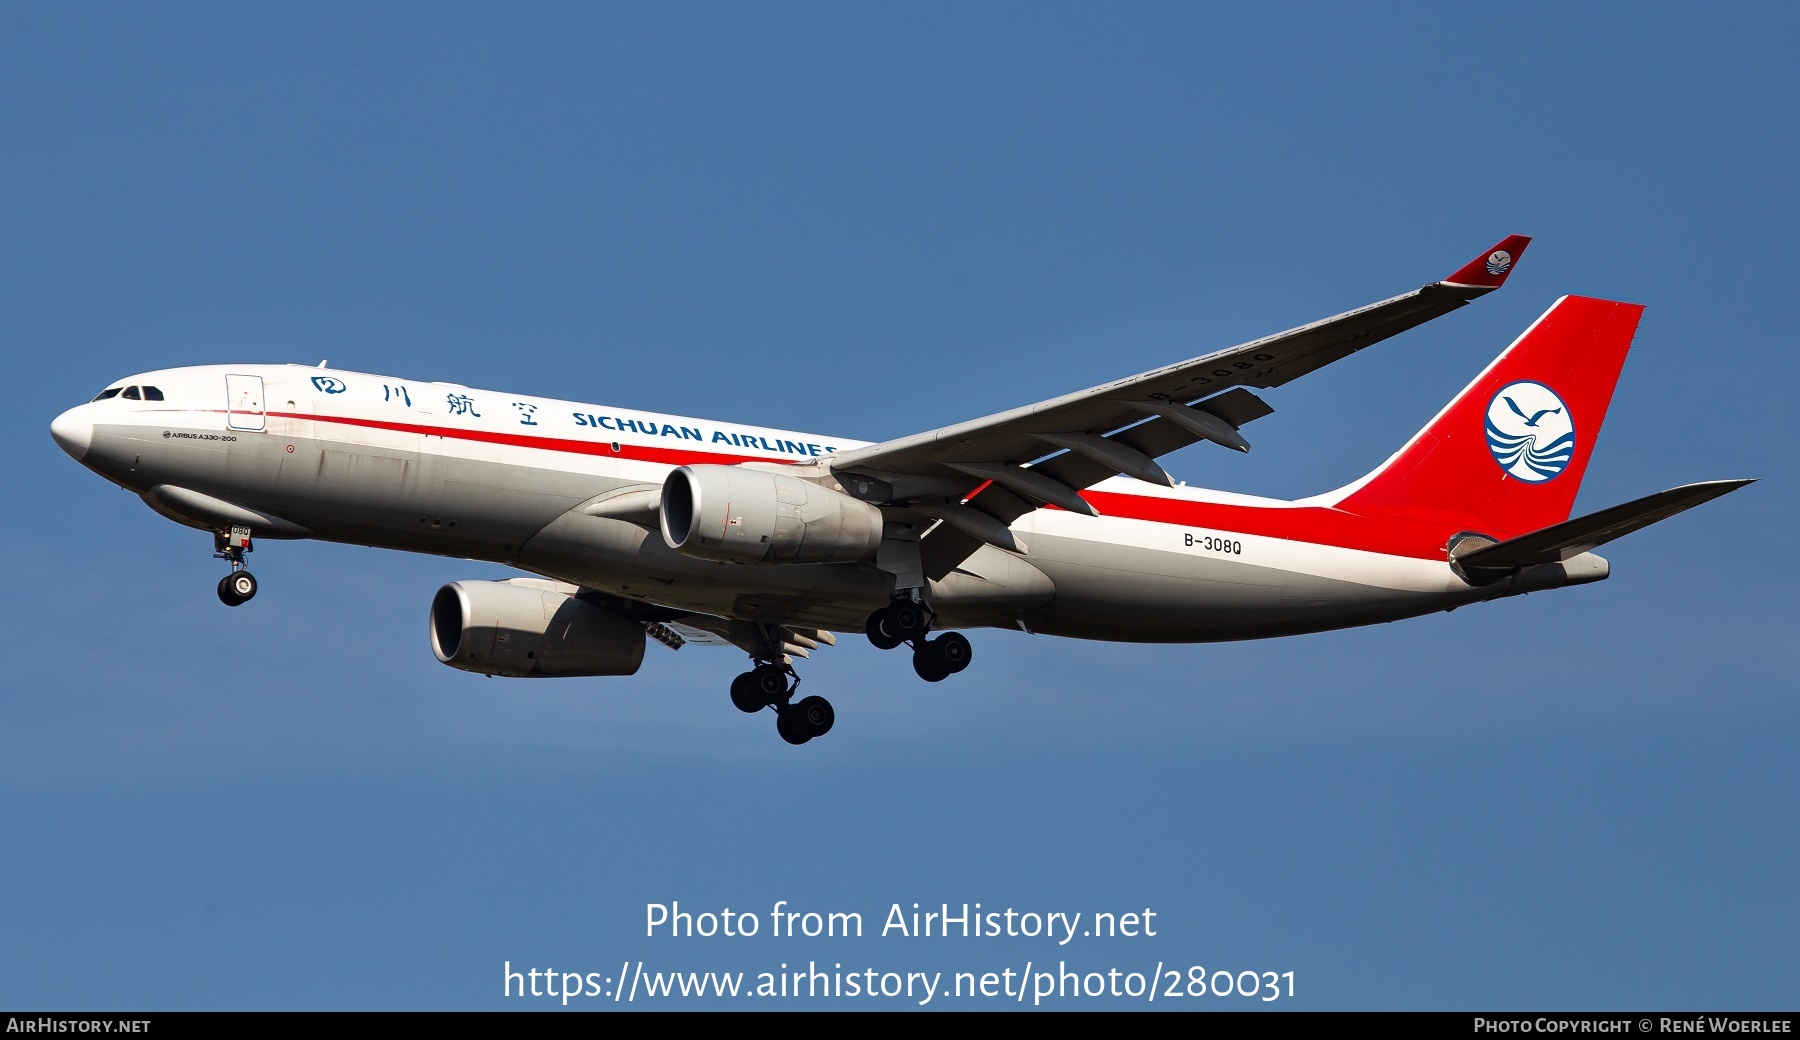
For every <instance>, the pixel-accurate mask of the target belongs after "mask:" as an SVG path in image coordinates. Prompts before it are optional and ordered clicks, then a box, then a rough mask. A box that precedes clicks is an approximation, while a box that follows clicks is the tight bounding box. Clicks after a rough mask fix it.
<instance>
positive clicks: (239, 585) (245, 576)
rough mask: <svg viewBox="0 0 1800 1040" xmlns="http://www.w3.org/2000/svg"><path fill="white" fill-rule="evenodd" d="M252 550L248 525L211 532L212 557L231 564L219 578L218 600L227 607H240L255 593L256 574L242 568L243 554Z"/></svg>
mask: <svg viewBox="0 0 1800 1040" xmlns="http://www.w3.org/2000/svg"><path fill="white" fill-rule="evenodd" d="M253 551H254V549H252V547H251V545H250V529H249V528H248V527H233V528H232V529H231V530H230V531H214V532H213V559H215V560H226V561H229V562H230V564H231V573H230V574H227V575H225V576H224V577H223V578H220V579H219V602H221V603H223V604H225V605H226V606H228V607H241V606H243V605H244V604H246V603H248V602H250V600H251V598H252V597H253V596H255V595H256V576H255V575H253V574H251V573H250V572H249V571H247V570H245V569H244V554H245V553H248V552H253Z"/></svg>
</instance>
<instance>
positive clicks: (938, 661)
mask: <svg viewBox="0 0 1800 1040" xmlns="http://www.w3.org/2000/svg"><path fill="white" fill-rule="evenodd" d="M936 620H937V615H935V614H933V613H931V611H930V610H928V609H927V608H926V607H925V605H924V604H922V603H918V602H915V601H913V600H910V599H896V600H894V601H893V602H892V603H889V604H888V605H887V606H885V607H882V608H881V609H880V610H877V611H876V612H875V613H873V614H870V615H869V620H868V622H867V623H866V624H864V625H863V631H864V632H866V633H867V634H868V636H869V642H871V643H873V644H875V646H876V648H877V649H880V650H892V649H894V648H895V647H898V646H899V645H900V644H902V643H906V644H909V645H911V647H912V648H913V655H912V659H913V671H915V672H917V673H919V678H921V679H923V680H925V681H926V682H942V681H943V680H945V679H947V678H949V677H950V676H952V675H955V674H956V673H957V672H960V671H962V670H963V669H964V668H967V667H969V660H970V659H971V658H972V657H973V656H974V653H975V649H974V647H972V646H970V645H969V641H968V639H967V638H965V637H964V636H963V635H962V633H960V632H946V633H944V634H943V635H941V636H938V637H937V638H936V639H927V638H926V634H927V633H929V632H930V631H931V626H932V624H933V622H935V621H936Z"/></svg>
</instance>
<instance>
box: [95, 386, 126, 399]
mask: <svg viewBox="0 0 1800 1040" xmlns="http://www.w3.org/2000/svg"><path fill="white" fill-rule="evenodd" d="M122 389H124V388H123V387H117V386H115V387H113V388H112V389H110V390H102V391H100V396H99V397H96V398H94V400H96V401H104V400H106V399H107V398H109V397H117V396H119V391H120V390H122Z"/></svg>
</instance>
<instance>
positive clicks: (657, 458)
mask: <svg viewBox="0 0 1800 1040" xmlns="http://www.w3.org/2000/svg"><path fill="white" fill-rule="evenodd" d="M268 414H270V415H272V416H274V417H276V418H278V419H304V420H309V421H314V422H324V423H337V424H339V425H342V426H366V427H368V428H370V429H374V430H392V431H394V432H396V433H420V434H424V435H425V436H428V437H443V438H446V439H453V440H459V441H480V442H481V443H483V444H504V445H507V446H508V447H512V448H537V449H540V450H542V451H561V452H568V453H570V454H573V455H600V456H604V457H606V458H611V459H630V460H632V461H634V462H655V463H660V464H662V465H668V466H686V465H706V464H711V465H716V466H730V465H733V464H735V463H739V462H782V463H792V462H793V461H794V460H792V459H783V458H769V457H767V456H764V455H727V454H724V453H722V452H713V451H695V450H694V449H692V448H652V447H647V446H645V445H641V444H625V443H623V442H620V441H614V442H597V441H578V440H574V439H571V438H567V437H537V436H532V435H529V434H522V433H495V432H493V431H491V430H465V429H459V428H457V427H454V426H420V425H418V424H416V423H399V422H388V421H386V420H384V419H356V418H351V417H350V416H340V415H306V414H303V413H300V412H270V413H268ZM615 443H616V444H618V445H619V450H618V451H614V450H613V448H612V446H613V444H615Z"/></svg>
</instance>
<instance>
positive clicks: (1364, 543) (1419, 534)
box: [268, 412, 1467, 560]
mask: <svg viewBox="0 0 1800 1040" xmlns="http://www.w3.org/2000/svg"><path fill="white" fill-rule="evenodd" d="M268 414H269V415H271V416H274V417H276V418H282V419H301V420H310V421H316V422H325V423H338V424H340V425H345V426H365V427H369V428H371V429H377V430H392V431H395V432H398V433H418V434H424V435H426V436H431V437H443V438H446V439H453V440H466V441H479V442H481V443H484V444H503V445H507V446H509V447H514V448H536V449H539V450H542V451H560V452H567V453H570V454H576V455H597V456H602V457H605V458H615V459H627V460H631V461H634V462H651V463H657V464H660V465H666V466H687V465H718V466H729V465H734V464H736V463H740V462H780V463H785V464H792V463H793V462H794V461H795V460H793V459H782V458H769V457H767V456H764V455H728V454H724V453H720V452H710V451H696V450H694V449H692V448H653V447H647V446H645V445H641V444H625V443H623V442H619V450H618V451H614V450H613V449H612V443H610V442H595V441H583V440H574V439H571V438H566V437H540V436H533V435H528V434H516V433H496V432H493V431H490V430H470V429H461V428H458V427H454V426H421V425H419V424H416V423H399V422H389V421H386V420H382V419H359V418H352V417H349V416H327V415H308V414H303V413H297V412H269V413H268ZM985 486H986V484H985V483H984V484H983V487H985ZM977 490H978V491H979V490H980V489H977ZM969 497H971V498H973V497H974V495H973V494H971V495H970V496H969ZM1081 497H1082V498H1084V499H1086V500H1087V501H1088V503H1089V504H1091V505H1092V506H1093V507H1094V508H1095V509H1096V510H1098V511H1099V512H1100V514H1101V515H1103V516H1111V517H1120V518H1123V519H1127V520H1147V521H1149V522H1151V523H1158V524H1170V525H1173V526H1177V527H1192V528H1195V529H1201V530H1208V531H1225V532H1229V533H1231V534H1249V535H1260V536H1262V537H1266V538H1282V539H1286V540H1288V541H1294V542H1308V543H1311V544H1314V545H1330V546H1336V547H1338V548H1342V549H1357V550H1361V551H1363V552H1373V553H1383V554H1386V555H1389V556H1407V557H1412V558H1414V559H1421V560H1442V559H1444V556H1445V551H1446V549H1447V547H1448V545H1449V541H1450V538H1451V537H1452V536H1454V535H1456V534H1458V533H1459V532H1461V531H1464V530H1466V529H1467V528H1466V526H1460V525H1458V524H1455V523H1452V522H1448V521H1430V520H1418V519H1408V518H1401V517H1388V516H1370V515H1364V514H1361V513H1350V512H1345V511H1344V510H1341V509H1332V508H1330V507H1326V506H1280V507H1269V506H1244V505H1228V504H1224V503H1219V502H1194V501H1188V500H1184V499H1176V498H1161V497H1158V496H1155V495H1131V494H1125V493H1123V492H1117V491H1097V490H1094V489H1092V488H1090V489H1088V490H1086V491H1083V492H1081ZM1047 508H1055V507H1054V506H1051V507H1047Z"/></svg>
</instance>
